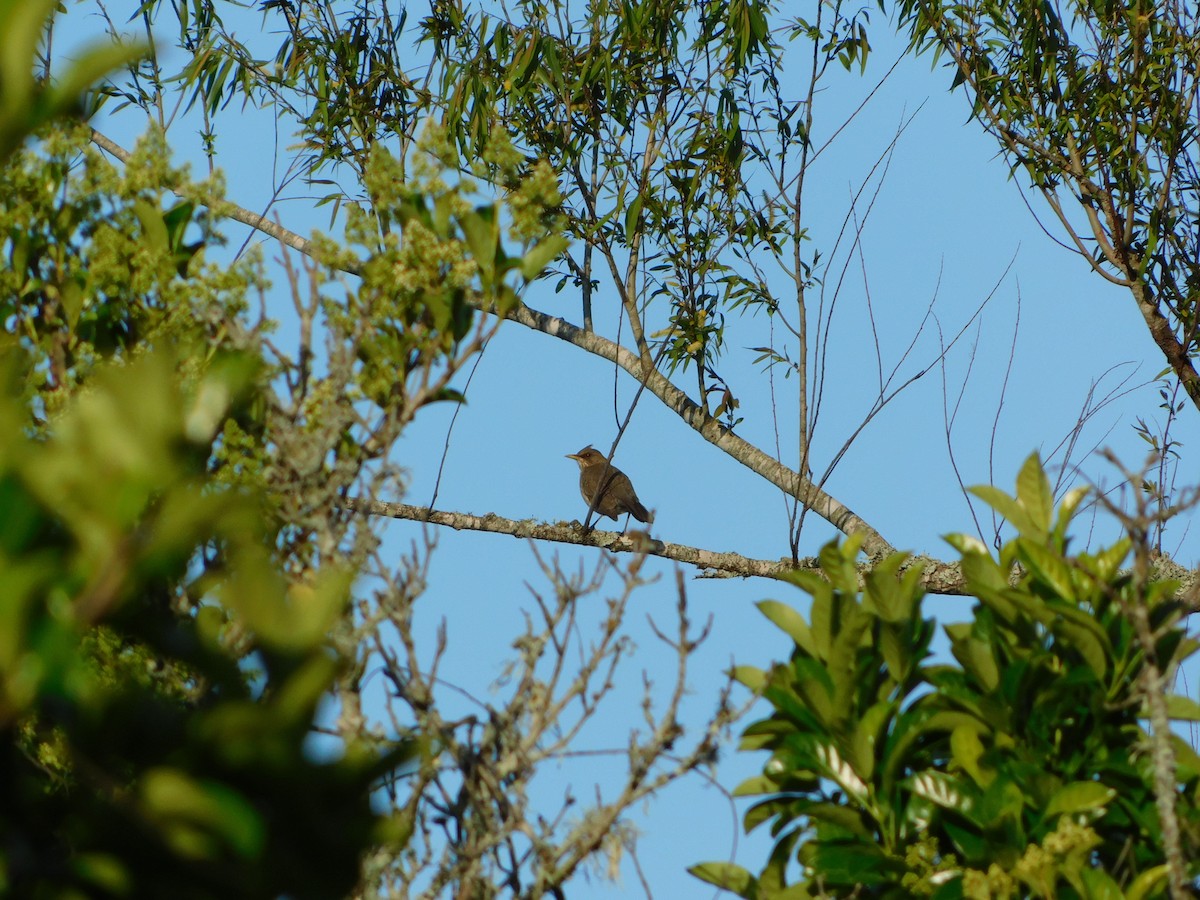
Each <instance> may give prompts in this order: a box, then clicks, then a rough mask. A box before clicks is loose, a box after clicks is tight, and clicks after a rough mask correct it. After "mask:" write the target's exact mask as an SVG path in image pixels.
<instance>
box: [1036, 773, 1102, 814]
mask: <svg viewBox="0 0 1200 900" xmlns="http://www.w3.org/2000/svg"><path fill="white" fill-rule="evenodd" d="M1116 796H1117V792H1116V791H1115V790H1113V789H1112V788H1110V787H1108V786H1107V785H1103V784H1100V783H1099V782H1096V781H1075V782H1072V783H1071V784H1067V785H1063V786H1062V787H1061V788H1059V789H1058V790H1057V791H1055V792H1054V795H1053V796H1052V797H1051V798H1050V802H1049V803H1047V804H1046V811H1045V813H1044V815H1045V817H1046V818H1047V819H1050V818H1052V817H1054V816H1058V815H1062V814H1064V813H1066V814H1074V813H1081V812H1096V811H1101V810H1103V809H1104V807H1106V806H1107V805H1108V804H1109V803H1111V802H1112V800H1113V798H1114V797H1116Z"/></svg>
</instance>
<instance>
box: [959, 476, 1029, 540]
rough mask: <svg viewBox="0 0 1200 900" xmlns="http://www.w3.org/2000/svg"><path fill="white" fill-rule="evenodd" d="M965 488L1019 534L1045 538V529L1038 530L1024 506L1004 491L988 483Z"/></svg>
mask: <svg viewBox="0 0 1200 900" xmlns="http://www.w3.org/2000/svg"><path fill="white" fill-rule="evenodd" d="M967 490H968V491H970V492H971V493H972V494H974V495H975V496H976V497H978V498H979V499H980V500H982V501H983V502H984V503H986V504H987V505H988V506H990V507H991V508H992V509H994V510H996V512H998V513H1000V515H1002V516H1003V517H1004V518H1005V519H1007V520H1008V522H1009V524H1011V525H1012V526H1013V528H1015V529H1017V532H1018V533H1019V534H1022V535H1025V536H1026V537H1031V538H1035V539H1042V538H1045V536H1046V532H1045V530H1044V529H1041V530H1039V528H1038V526H1037V523H1036V522H1035V520H1034V519H1033V518H1032V517H1031V516H1030V515H1029V513H1028V512H1027V511H1026V509H1025V507H1024V506H1022V505H1021V504H1020V503H1019V502H1018V501H1017V500H1015V499H1013V498H1012V497H1010V496H1008V494H1006V493H1004V491H1002V490H1000V489H999V488H995V487H992V486H991V485H988V484H981V485H976V486H975V487H971V488H967Z"/></svg>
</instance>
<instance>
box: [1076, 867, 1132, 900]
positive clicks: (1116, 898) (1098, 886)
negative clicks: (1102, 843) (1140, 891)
mask: <svg viewBox="0 0 1200 900" xmlns="http://www.w3.org/2000/svg"><path fill="white" fill-rule="evenodd" d="M1079 878H1080V880H1081V881H1082V882H1083V889H1084V892H1085V893H1084V900H1128V896H1127V895H1126V894H1124V893H1122V891H1121V888H1120V887H1119V886H1118V885H1117V883H1116V882H1115V881H1113V880H1112V877H1111V876H1109V875H1108V874H1107V873H1106V872H1102V871H1100V870H1099V869H1090V868H1084V869H1083V870H1082V871H1080V873H1079Z"/></svg>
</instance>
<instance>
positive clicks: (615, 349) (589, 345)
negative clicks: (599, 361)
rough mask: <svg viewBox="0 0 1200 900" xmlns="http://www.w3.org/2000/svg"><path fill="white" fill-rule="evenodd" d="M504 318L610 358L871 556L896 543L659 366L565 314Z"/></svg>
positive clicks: (523, 310)
mask: <svg viewBox="0 0 1200 900" xmlns="http://www.w3.org/2000/svg"><path fill="white" fill-rule="evenodd" d="M507 315H508V318H510V319H512V320H513V321H514V322H520V323H521V324H522V325H524V326H525V327H526V328H532V329H533V330H534V331H540V332H542V333H543V334H548V335H551V336H552V337H556V338H558V339H559V340H563V341H566V342H567V343H569V344H574V345H575V346H576V347H579V348H581V349H583V350H586V351H588V352H589V353H594V354H595V355H597V356H600V357H602V358H604V359H607V360H609V361H610V362H614V363H616V364H617V365H619V366H620V367H621V368H622V369H624V370H625V371H626V372H628V373H629V374H630V375H632V376H633V377H634V378H636V379H638V380H639V381H644V383H645V385H646V388H647V389H648V390H649V391H650V392H651V393H653V394H654V396H656V397H658V399H659V400H661V401H662V402H663V404H664V405H666V406H667V407H668V408H669V409H672V410H674V411H675V413H676V414H677V415H678V416H679V417H680V418H681V419H683V421H685V422H686V423H687V424H688V425H689V426H690V427H691V428H692V429H693V430H694V431H696V432H697V433H698V434H700V436H701V437H703V438H704V439H705V440H706V441H708V442H709V443H711V444H714V445H716V446H717V447H719V448H720V449H721V450H723V451H725V452H726V453H728V454H729V455H730V456H732V457H733V458H734V459H736V460H737V461H738V462H740V463H741V464H742V465H744V466H745V467H746V468H748V469H750V470H751V471H752V472H754V473H755V474H756V475H760V476H762V477H763V478H765V479H766V480H767V481H769V482H771V484H773V485H775V486H776V487H779V488H782V489H783V490H785V491H787V493H788V494H789V495H791V496H793V497H796V498H797V499H799V500H800V502H801V503H803V504H804V505H805V506H807V507H808V508H809V509H811V510H812V511H813V512H815V513H816V514H817V515H819V516H820V517H821V518H823V519H824V520H825V521H827V522H829V523H830V524H831V525H833V526H834V527H835V528H837V529H838V530H839V531H841V532H842V533H843V534H847V535H849V534H859V533H861V534H863V535H864V538H865V539H864V541H863V550H864V551H866V553H867V555H868V556H870V557H871V558H875V557H878V556H882V555H884V554H887V553H892V552H894V550H895V548H894V547H893V546H892V545H891V544H889V543H888V542H887V541H886V540H885V539H884V537H883V536H882V535H881V534H880V533H879V532H878V531H876V530H875V529H874V528H872V527H871V526H870V525H868V524H867V523H866V522H865V521H864V520H863V519H862V518H860V517H859V516H857V515H856V514H855V513H854V512H852V511H851V510H850V509H849V508H847V507H846V506H844V505H843V504H842V503H840V502H839V501H837V500H836V499H834V498H833V497H832V496H830V495H829V494H827V493H825V492H824V491H823V490H821V489H820V488H819V487H817V486H816V485H815V484H813V483H812V482H811V481H810V480H809V479H807V478H801V477H800V475H799V474H797V473H796V472H794V471H792V470H791V469H789V468H788V467H787V466H785V465H783V464H782V463H780V462H779V461H778V460H776V459H774V458H773V457H771V456H769V455H767V454H766V453H764V452H763V451H762V450H760V449H759V448H758V447H755V446H754V445H753V444H751V443H750V442H749V441H747V440H745V439H744V438H741V437H739V436H738V435H736V434H734V433H733V432H732V431H730V430H729V429H728V428H726V427H724V426H723V425H722V424H721V423H720V421H718V420H717V419H714V418H713V417H712V416H710V415H709V414H708V413H707V412H706V411H705V410H704V409H703V408H702V407H701V406H700V405H699V404H697V403H695V402H694V401H693V400H692V398H691V397H689V396H688V395H687V394H686V393H684V392H683V391H681V390H680V389H679V388H677V387H676V386H675V385H674V384H672V383H671V382H670V381H669V380H668V379H667V378H666V377H664V376H663V374H662V373H661V372H659V371H658V370H652V371H650V372H648V373H647V372H643V371H642V368H641V360H640V358H639V357H638V356H637V355H636V354H634V353H632V352H630V351H629V350H627V349H625V348H624V347H622V346H621V345H620V344H616V343H614V342H612V341H610V340H608V339H607V338H604V337H601V336H600V335H598V334H596V333H595V332H592V331H584V330H583V329H581V328H577V327H576V326H574V325H572V324H571V323H570V322H567V321H565V320H564V319H559V318H556V317H555V316H549V315H546V314H545V313H542V312H538V311H537V310H535V309H532V308H530V307H528V306H524V305H520V306H517V307H516V308H515V309H512V310H510V311H509V312H508V314H507Z"/></svg>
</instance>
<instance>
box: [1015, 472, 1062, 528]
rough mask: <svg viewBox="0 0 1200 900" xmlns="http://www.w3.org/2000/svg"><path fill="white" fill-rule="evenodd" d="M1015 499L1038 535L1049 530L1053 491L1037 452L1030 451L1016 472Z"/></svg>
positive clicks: (1052, 512)
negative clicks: (1019, 469)
mask: <svg viewBox="0 0 1200 900" xmlns="http://www.w3.org/2000/svg"><path fill="white" fill-rule="evenodd" d="M1017 501H1018V502H1019V503H1020V504H1021V506H1022V507H1023V508H1024V509H1025V512H1026V515H1027V516H1028V517H1029V520H1030V522H1032V524H1033V526H1034V527H1035V528H1036V529H1037V531H1038V533H1039V534H1040V535H1043V536H1044V535H1045V534H1046V533H1047V532H1049V530H1050V517H1051V516H1052V515H1053V514H1054V492H1053V491H1052V490H1051V489H1050V480H1049V479H1048V478H1046V473H1045V471H1044V470H1043V469H1042V461H1041V460H1040V459H1039V458H1038V455H1037V453H1031V454H1030V455H1029V458H1028V459H1026V460H1025V464H1024V465H1022V466H1021V471H1020V472H1019V473H1017ZM1014 524H1015V523H1014ZM1030 536H1031V537H1032V536H1033V535H1030Z"/></svg>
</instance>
